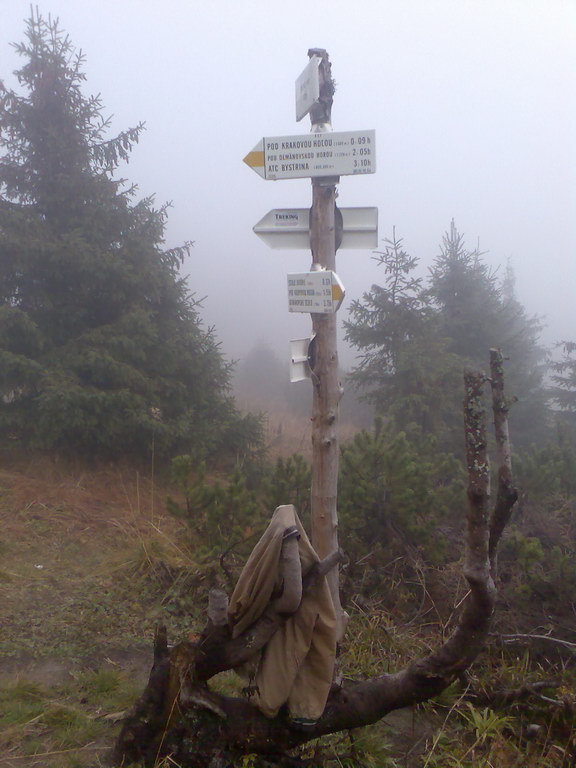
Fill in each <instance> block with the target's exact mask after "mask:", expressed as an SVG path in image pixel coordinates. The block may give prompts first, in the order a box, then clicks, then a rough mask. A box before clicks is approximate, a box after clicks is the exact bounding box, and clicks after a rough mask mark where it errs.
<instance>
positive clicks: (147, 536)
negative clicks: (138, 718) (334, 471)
mask: <svg viewBox="0 0 576 768" xmlns="http://www.w3.org/2000/svg"><path fill="white" fill-rule="evenodd" d="M163 497H164V495H163V494H162V493H161V491H160V490H159V489H157V488H154V489H153V488H152V487H151V484H150V483H149V482H148V481H145V480H142V479H141V478H139V477H138V475H137V473H136V472H135V471H133V470H132V471H129V470H124V471H121V470H114V469H110V470H105V471H100V472H95V471H92V472H88V471H84V472H74V473H72V472H70V471H69V470H65V469H59V468H58V467H55V466H54V465H53V464H51V463H49V462H44V463H41V464H40V465H38V464H36V465H34V466H33V467H26V466H19V467H11V468H6V467H5V468H4V470H3V471H2V472H0V605H1V609H0V615H1V630H0V682H1V683H2V684H3V692H2V698H1V702H2V703H1V706H0V712H1V714H0V733H1V734H2V735H1V736H0V763H1V762H2V759H3V757H4V758H5V759H10V760H11V761H12V762H13V764H14V765H19V766H22V765H42V766H50V765H55V766H56V765H58V766H68V765H70V766H72V765H94V764H97V763H95V762H94V761H95V760H98V754H99V748H100V747H101V746H102V745H104V744H107V743H108V744H109V743H110V741H111V739H112V738H113V731H114V730H115V729H116V727H117V726H115V724H114V721H115V720H116V719H117V718H115V717H108V716H109V715H114V713H117V712H118V711H121V710H123V709H125V707H126V706H127V705H128V704H129V703H131V702H133V701H134V698H135V694H136V691H137V690H141V688H142V684H143V682H144V680H145V676H146V674H147V671H148V667H149V663H150V647H151V638H152V635H153V630H154V626H155V624H156V623H157V622H158V621H159V620H161V621H164V622H166V623H167V624H168V625H169V627H170V628H171V630H172V632H173V633H174V634H177V633H178V634H180V633H184V632H186V630H187V629H192V628H193V625H194V619H193V617H192V615H191V614H192V613H193V612H194V610H195V607H194V599H193V595H192V594H190V595H186V594H185V593H186V590H185V589H182V590H181V593H182V594H179V593H178V591H177V590H176V591H175V588H174V585H175V584H176V585H178V583H179V577H178V574H179V573H181V572H183V571H181V568H182V566H184V564H186V565H188V566H192V571H193V570H194V568H193V564H192V562H191V557H190V555H189V554H188V553H187V552H186V551H185V549H184V548H182V546H181V544H180V543H176V542H179V541H180V540H183V535H182V533H181V532H180V531H179V530H178V528H177V527H176V523H175V522H174V521H173V520H171V519H166V518H165V516H164V514H163V510H162V500H163ZM186 573H188V571H186ZM187 578H189V577H188V576H187ZM198 583H201V582H198ZM180 586H186V585H184V584H182V579H181V578H180ZM187 603H189V605H187ZM76 747H79V748H80V751H79V753H78V756H77V755H76ZM35 752H37V753H39V756H38V757H37V758H33V757H29V758H27V759H25V758H24V756H25V755H26V753H35ZM48 753H50V754H48ZM51 753H54V754H51Z"/></svg>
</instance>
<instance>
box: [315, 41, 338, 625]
mask: <svg viewBox="0 0 576 768" xmlns="http://www.w3.org/2000/svg"><path fill="white" fill-rule="evenodd" d="M308 55H309V56H313V55H316V56H321V58H322V61H321V63H320V67H319V73H320V100H319V103H318V104H316V105H315V106H314V107H313V108H312V109H311V111H310V120H311V122H312V132H323V131H330V130H332V126H331V124H330V120H331V108H332V97H333V94H334V82H333V80H332V75H331V70H330V61H329V59H328V54H327V52H326V51H325V50H323V49H319V48H312V49H310V50H309V51H308ZM337 181H338V178H337V177H335V178H317V179H313V180H312V210H311V215H310V245H311V249H312V268H313V269H314V268H322V269H327V270H333V271H336V227H335V206H336V183H337ZM312 328H313V330H314V332H315V334H316V336H315V345H316V359H315V363H314V368H313V373H314V377H313V382H314V395H313V404H312V498H311V509H312V545H313V546H314V549H315V550H316V552H317V553H318V555H319V556H320V558H325V557H326V556H327V555H328V554H329V553H330V552H333V551H334V550H337V549H338V512H337V494H338V460H339V445H338V408H339V401H340V395H341V390H340V382H339V379H338V350H337V340H336V329H337V324H336V314H335V313H334V314H326V315H323V314H313V315H312ZM328 584H329V586H330V592H331V594H332V600H333V601H334V607H335V609H336V617H337V620H338V638H339V639H340V638H341V637H342V635H343V634H344V630H345V628H346V618H347V617H346V614H345V613H344V611H343V610H342V605H341V603H340V589H339V579H338V569H336V568H335V569H334V570H333V571H331V572H330V573H329V574H328Z"/></svg>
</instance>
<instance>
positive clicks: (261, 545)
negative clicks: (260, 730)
mask: <svg viewBox="0 0 576 768" xmlns="http://www.w3.org/2000/svg"><path fill="white" fill-rule="evenodd" d="M294 528H296V529H297V530H298V534H299V540H298V553H299V556H300V564H301V570H302V574H304V575H305V574H306V573H307V571H308V569H309V568H310V566H311V565H312V564H313V563H315V562H318V561H319V559H320V558H319V557H318V555H317V554H316V552H315V551H314V549H313V547H312V544H311V543H310V541H309V539H308V536H307V535H306V531H305V530H304V528H303V526H302V523H301V522H300V520H299V519H298V515H297V514H296V510H295V508H294V506H293V505H291V504H287V505H284V506H281V507H278V508H277V509H276V510H275V512H274V515H273V516H272V520H271V521H270V525H269V526H268V528H267V529H266V531H265V532H264V534H263V536H262V538H261V539H260V541H259V542H258V543H257V544H256V546H255V547H254V549H253V550H252V553H251V555H250V557H249V558H248V561H247V562H246V565H245V566H244V568H243V570H242V573H241V574H240V577H239V579H238V583H237V584H236V588H235V590H234V593H233V594H232V597H231V599H230V605H229V608H228V618H229V621H230V625H231V627H232V634H233V636H234V637H238V635H240V634H242V632H244V631H245V630H246V629H248V627H250V626H251V625H252V624H253V623H254V622H255V621H257V620H258V619H259V618H260V616H261V615H262V614H263V613H264V611H265V610H266V608H267V607H268V605H269V604H270V602H271V601H274V600H275V599H278V598H279V597H281V595H282V591H283V588H284V584H283V578H282V573H281V567H280V565H281V562H280V561H281V554H282V544H283V541H284V539H285V537H286V535H287V534H288V535H290V532H291V529H294ZM335 657H336V614H335V611H334V605H333V602H332V597H331V595H330V591H329V588H328V584H327V582H326V579H325V578H324V577H323V578H321V579H319V580H318V582H317V583H316V584H315V585H314V586H313V587H312V589H310V590H309V591H308V592H307V593H306V594H305V595H303V597H302V600H301V602H300V605H299V607H298V609H297V610H296V612H295V613H294V614H292V615H291V616H290V618H288V620H287V621H286V622H285V623H284V624H283V625H282V627H280V628H279V629H278V631H277V632H276V633H275V634H274V635H273V637H272V639H271V640H270V641H269V642H268V644H267V645H266V646H265V647H264V649H263V650H262V652H261V654H260V657H259V659H258V660H257V669H256V672H255V675H254V679H253V681H251V682H252V684H253V685H254V686H255V688H256V694H255V697H254V703H255V704H256V706H257V707H258V708H259V709H260V711H261V712H262V713H263V714H264V715H266V716H267V717H275V716H276V714H277V713H278V710H279V709H280V707H281V706H282V705H283V704H285V703H287V704H288V711H289V713H290V717H291V718H292V719H293V720H295V721H297V722H299V723H303V724H306V723H309V722H314V721H316V720H318V718H319V717H320V716H321V715H322V713H323V711H324V707H325V706H326V699H327V698H328V693H329V692H330V686H331V685H332V677H333V672H334V662H335Z"/></svg>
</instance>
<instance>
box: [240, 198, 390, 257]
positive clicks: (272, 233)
mask: <svg viewBox="0 0 576 768" xmlns="http://www.w3.org/2000/svg"><path fill="white" fill-rule="evenodd" d="M340 212H341V213H342V225H343V229H342V242H341V243H340V248H368V249H370V248H376V247H377V246H378V208H340ZM253 229H254V232H255V233H256V234H257V235H258V237H259V238H260V239H261V240H263V241H264V242H265V243H266V245H269V246H270V248H275V249H276V248H277V249H281V248H293V249H297V250H300V249H304V250H309V248H310V209H309V208H275V209H274V210H272V211H268V213H267V214H266V216H264V217H263V218H262V219H260V221H259V222H258V224H256V226H255V227H254V228H253Z"/></svg>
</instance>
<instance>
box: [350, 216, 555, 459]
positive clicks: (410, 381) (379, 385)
mask: <svg viewBox="0 0 576 768" xmlns="http://www.w3.org/2000/svg"><path fill="white" fill-rule="evenodd" d="M385 242H386V248H385V250H384V251H383V252H382V253H380V254H378V261H379V264H380V265H381V266H383V267H384V279H383V281H382V284H381V285H373V286H372V289H371V290H370V291H369V292H368V293H365V294H364V296H363V298H362V300H361V301H355V302H353V304H352V306H351V311H350V319H349V321H348V322H347V323H346V338H347V339H348V341H349V342H351V343H352V345H353V346H355V347H357V348H358V350H359V351H360V353H361V354H360V362H359V364H358V365H357V366H356V368H355V370H354V371H353V373H352V380H353V381H354V382H355V383H356V384H357V385H359V386H360V387H361V388H363V390H364V391H365V392H366V393H367V397H368V398H369V399H370V400H372V402H374V403H375V405H376V407H377V410H378V411H379V413H380V414H381V415H382V416H383V417H385V418H386V419H387V420H393V421H394V423H395V424H396V426H397V427H399V428H401V429H406V428H407V427H408V426H409V425H410V424H415V425H416V426H417V427H419V429H420V430H421V432H422V433H423V434H425V435H434V436H435V437H436V438H437V439H438V441H439V445H440V446H441V447H442V448H443V449H447V450H448V449H449V450H452V451H459V450H460V448H461V445H460V440H461V437H460V430H459V425H458V413H459V411H460V400H461V377H462V371H463V369H464V368H465V367H467V366H473V367H480V368H483V367H484V364H485V360H486V356H487V353H488V350H489V349H490V348H492V347H496V348H501V349H502V350H503V352H504V354H505V355H506V357H507V358H509V360H508V362H507V376H508V381H509V391H511V392H512V393H513V394H514V395H515V396H516V397H517V398H518V401H519V402H518V403H517V405H515V406H514V408H513V409H512V412H511V424H512V425H513V426H514V435H515V437H516V445H520V444H526V443H530V442H532V441H534V440H540V439H543V438H544V437H545V435H546V430H547V410H546V404H545V391H544V388H543V375H544V370H545V369H544V358H545V352H544V350H543V349H542V348H541V347H540V345H539V343H538V336H539V332H540V329H541V326H540V323H539V321H538V320H537V318H530V317H528V316H527V314H526V312H525V310H524V308H523V307H522V305H521V304H520V303H519V302H518V301H517V299H516V298H515V296H514V290H513V288H514V281H513V275H512V272H511V270H508V272H507V273H506V276H505V279H504V281H500V280H499V279H498V276H497V274H495V273H494V272H493V271H491V270H490V268H489V267H488V265H487V264H486V263H485V262H484V261H483V259H482V254H481V253H480V252H479V251H478V250H474V251H470V250H468V249H467V248H466V246H465V242H464V237H463V235H462V234H460V232H459V231H458V229H457V228H456V226H455V224H454V222H452V224H451V226H450V230H449V231H448V232H447V233H446V234H445V235H444V238H443V242H442V245H441V248H440V253H439V255H438V257H437V258H436V260H435V262H434V264H433V266H432V268H431V270H430V273H429V279H428V281H427V282H425V281H424V280H423V279H422V278H418V277H415V270H416V269H417V265H418V260H417V259H416V258H414V257H412V256H410V255H409V254H408V253H407V252H406V251H405V250H404V248H403V246H402V241H401V240H399V239H398V238H397V237H396V235H395V234H394V236H393V238H392V240H387V241H385Z"/></svg>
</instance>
